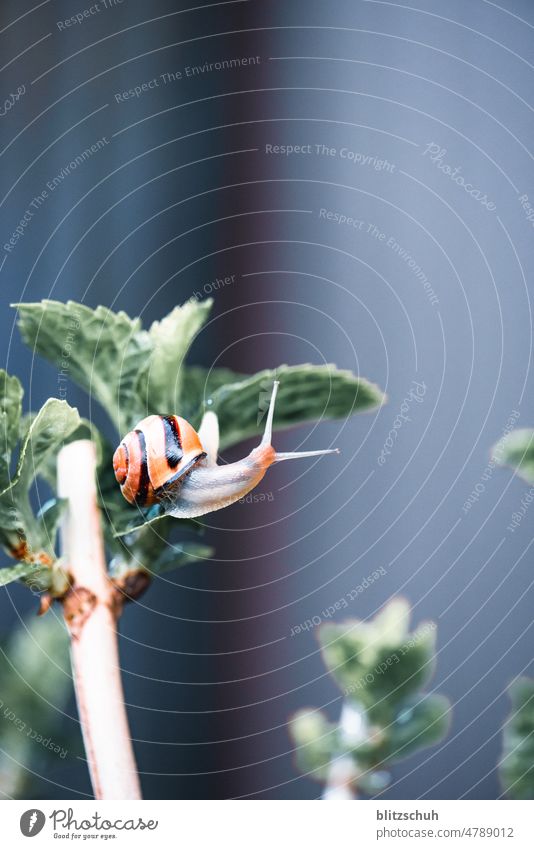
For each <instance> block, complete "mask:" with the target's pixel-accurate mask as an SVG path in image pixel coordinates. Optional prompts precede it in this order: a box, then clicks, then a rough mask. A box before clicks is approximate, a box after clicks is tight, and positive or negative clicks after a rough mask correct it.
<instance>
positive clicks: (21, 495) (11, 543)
mask: <svg viewBox="0 0 534 849" xmlns="http://www.w3.org/2000/svg"><path fill="white" fill-rule="evenodd" d="M25 422H26V425H25V431H26V432H25V435H24V438H23V440H22V444H21V448H20V452H19V459H18V463H17V469H16V471H15V474H14V475H13V477H12V478H11V480H10V482H9V484H8V485H7V486H6V487H5V488H4V490H3V491H2V492H1V493H0V543H1V544H2V545H3V547H4V548H5V549H6V551H7V552H8V553H9V554H10V555H11V556H12V557H14V558H15V559H17V560H24V561H26V562H28V563H33V562H42V561H43V558H42V557H41V553H42V552H45V553H46V556H45V559H48V560H49V561H50V563H51V562H52V561H53V559H54V552H53V550H52V549H51V547H50V544H49V538H47V534H46V533H44V530H45V529H44V526H43V525H42V523H39V521H38V520H37V519H36V518H35V516H34V514H33V510H32V508H31V505H30V500H29V489H30V487H31V485H32V483H33V480H34V478H35V477H36V475H38V474H39V473H40V470H41V468H42V467H43V465H44V464H45V463H46V460H47V458H48V457H49V456H50V455H54V456H55V455H56V453H57V451H58V449H59V447H60V446H61V444H62V443H63V440H64V439H65V438H67V437H68V436H69V434H70V433H72V432H73V431H74V430H76V428H77V427H78V426H79V422H80V418H79V415H78V411H77V410H76V409H74V408H72V407H69V405H68V404H67V403H66V402H65V401H58V400H57V399H55V398H51V399H49V400H48V401H47V402H46V403H45V404H44V406H43V407H42V408H41V410H40V411H39V413H37V415H34V416H31V417H27V418H26V419H25Z"/></svg>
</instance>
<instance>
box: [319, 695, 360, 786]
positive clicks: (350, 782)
mask: <svg viewBox="0 0 534 849" xmlns="http://www.w3.org/2000/svg"><path fill="white" fill-rule="evenodd" d="M339 734H340V739H341V742H342V743H343V744H344V745H346V746H347V748H350V747H351V746H354V745H357V744H358V743H361V742H362V741H363V740H365V738H366V736H367V723H366V720H365V712H364V710H363V708H360V707H359V706H357V705H356V704H355V703H353V702H349V701H347V700H346V701H345V702H344V703H343V706H342V708H341V717H340V719H339ZM356 777H357V775H356V769H355V765H354V761H353V759H352V757H351V756H350V755H339V756H338V757H336V758H333V759H332V761H331V762H330V767H329V771H328V780H327V782H326V787H325V789H324V792H323V799H324V800H326V801H329V802H334V801H336V802H338V801H348V800H349V799H357V798H358V795H357V792H356Z"/></svg>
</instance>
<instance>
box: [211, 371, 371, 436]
mask: <svg viewBox="0 0 534 849" xmlns="http://www.w3.org/2000/svg"><path fill="white" fill-rule="evenodd" d="M197 374H198V373H197ZM275 379H277V380H279V381H280V387H279V390H278V397H277V399H276V410H275V416H274V429H275V430H276V431H278V430H283V429H285V428H289V427H294V426H295V425H299V424H303V423H306V422H314V421H320V420H321V421H322V420H327V419H340V418H345V417H347V416H350V415H352V414H353V413H358V412H363V411H365V410H371V409H372V408H373V407H377V406H379V405H380V404H382V403H383V402H384V395H383V393H382V392H381V391H380V390H379V389H378V387H377V386H375V385H374V384H372V383H369V382H368V381H367V380H364V379H363V378H359V377H356V376H355V375H353V374H352V372H350V371H344V370H340V369H337V368H336V366H333V365H326V366H313V365H300V366H280V367H279V368H277V369H276V370H266V371H262V372H259V373H258V374H255V375H252V376H251V377H246V378H244V379H238V380H237V381H236V382H234V383H230V384H224V385H222V386H219V388H218V389H215V390H214V391H213V392H212V394H211V397H210V398H209V399H208V403H207V406H208V409H210V410H214V412H216V413H217V416H218V417H219V429H220V433H221V449H222V450H224V449H225V448H228V447H230V446H231V445H235V444H237V443H238V442H242V441H243V440H244V439H248V438H249V437H251V436H258V435H259V434H261V433H262V431H263V426H264V423H265V415H266V413H267V409H268V406H269V399H270V396H271V391H272V385H273V380H275ZM212 380H213V378H212Z"/></svg>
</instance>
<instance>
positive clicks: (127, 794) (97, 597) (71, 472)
mask: <svg viewBox="0 0 534 849" xmlns="http://www.w3.org/2000/svg"><path fill="white" fill-rule="evenodd" d="M57 470H58V494H59V496H60V497H61V498H65V499H66V500H67V501H68V509H67V511H66V518H65V520H64V522H63V524H62V527H61V540H62V550H63V551H62V553H63V556H64V557H65V561H66V568H67V570H68V572H69V573H70V575H71V578H72V586H71V589H70V590H69V592H68V594H67V595H66V596H65V598H64V600H63V612H64V616H65V621H66V623H67V627H68V629H69V633H70V636H71V659H72V670H73V679H74V686H75V690H76V700H77V704H78V712H79V717H80V724H81V727H82V733H83V739H84V744H85V750H86V754H87V761H88V765H89V772H90V774H91V781H92V784H93V790H94V794H95V797H96V798H97V799H140V798H141V790H140V786H139V777H138V774H137V767H136V763H135V758H134V754H133V748H132V741H131V737H130V731H129V728H128V719H127V716H126V709H125V705H124V693H123V689H122V681H121V674H120V664H119V652H118V640H117V618H118V614H119V612H120V603H118V602H117V591H116V590H115V588H114V586H113V584H112V583H111V582H110V580H109V578H108V574H107V569H106V560H105V551H104V540H103V534H102V526H101V521H100V511H99V509H98V505H97V499H96V478H95V473H96V452H95V446H94V444H93V443H92V442H91V441H89V440H85V439H84V440H78V441H76V442H71V443H70V444H69V445H66V446H65V447H64V448H62V450H61V451H60V452H59V455H58V461H57Z"/></svg>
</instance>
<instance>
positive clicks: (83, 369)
mask: <svg viewBox="0 0 534 849" xmlns="http://www.w3.org/2000/svg"><path fill="white" fill-rule="evenodd" d="M16 307H17V309H18V313H19V327H20V332H21V334H22V338H23V339H24V341H25V342H26V343H27V344H28V345H30V346H31V347H32V348H33V349H34V350H35V351H37V352H38V353H39V354H41V355H42V356H43V357H45V358H46V359H47V360H49V361H50V362H52V363H54V364H55V365H56V366H57V367H58V369H59V370H60V374H64V375H65V377H66V378H69V379H72V380H74V381H76V383H78V384H79V385H80V386H82V387H83V388H84V389H85V390H86V391H87V392H88V393H89V394H90V395H91V396H94V397H95V398H96V399H97V400H98V401H99V402H100V403H101V404H102V406H103V407H104V409H105V410H106V411H107V413H108V415H109V416H110V418H111V419H112V421H113V422H114V423H115V424H116V426H117V428H118V430H119V431H120V432H123V430H124V429H125V428H126V429H128V428H129V427H130V426H132V424H134V423H135V421H137V420H138V419H139V418H142V416H143V415H144V414H145V410H144V408H143V407H142V404H141V401H140V397H139V392H138V386H139V380H140V375H141V374H142V373H143V371H144V370H145V369H146V368H147V366H148V358H149V356H150V341H149V338H148V334H147V333H143V332H142V331H141V322H140V320H139V319H131V318H130V317H129V316H128V315H126V313H124V312H118V313H115V312H112V310H110V309H107V308H106V307H102V306H99V307H97V308H96V309H94V310H93V309H90V308H89V307H86V306H84V305H83V304H77V303H74V302H73V301H68V302H67V303H66V304H62V303H60V302H58V301H48V300H45V301H41V303H33V304H16Z"/></svg>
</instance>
